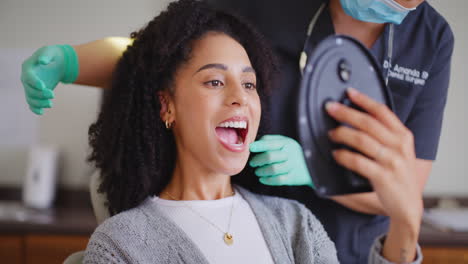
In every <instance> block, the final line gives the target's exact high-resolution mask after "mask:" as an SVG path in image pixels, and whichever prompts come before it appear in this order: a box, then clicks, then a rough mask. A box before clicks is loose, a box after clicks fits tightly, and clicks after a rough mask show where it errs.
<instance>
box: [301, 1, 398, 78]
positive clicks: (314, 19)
mask: <svg viewBox="0 0 468 264" xmlns="http://www.w3.org/2000/svg"><path fill="white" fill-rule="evenodd" d="M326 6H327V4H326V3H323V4H322V5H321V6H320V8H319V9H318V10H317V12H315V15H314V16H313V17H312V19H311V20H310V23H309V27H308V28H307V37H306V40H305V42H304V47H303V48H302V51H301V56H300V58H299V69H300V71H301V74H302V73H303V72H304V68H305V66H306V63H307V53H306V51H305V49H306V45H307V44H308V43H309V39H310V35H311V34H312V31H313V30H314V27H315V24H316V23H317V20H318V18H319V17H320V15H321V14H322V12H323V10H324V9H325V7H326ZM393 35H394V25H393V24H391V23H390V27H389V32H388V42H387V57H386V59H387V62H388V65H387V67H384V68H386V73H385V85H387V86H388V77H389V75H390V68H391V66H392V56H393Z"/></svg>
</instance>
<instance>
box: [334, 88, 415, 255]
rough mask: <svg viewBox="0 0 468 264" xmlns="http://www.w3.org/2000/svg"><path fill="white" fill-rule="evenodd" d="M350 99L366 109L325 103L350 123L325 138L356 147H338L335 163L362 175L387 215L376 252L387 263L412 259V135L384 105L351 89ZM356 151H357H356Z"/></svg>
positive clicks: (413, 150)
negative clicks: (381, 244)
mask: <svg viewBox="0 0 468 264" xmlns="http://www.w3.org/2000/svg"><path fill="white" fill-rule="evenodd" d="M348 96H349V98H350V99H351V101H352V102H353V103H354V104H356V105H358V106H359V107H361V108H362V109H364V110H365V111H366V113H363V112H361V111H358V110H355V109H353V108H350V107H347V106H345V105H342V104H339V103H328V104H327V106H326V109H327V112H328V114H329V115H330V116H331V117H332V118H334V119H335V120H337V121H339V122H342V123H346V124H350V125H351V127H352V128H350V127H347V126H339V127H338V128H336V129H334V130H331V131H330V133H329V136H330V139H331V140H332V141H333V142H335V143H339V144H345V145H348V146H350V147H352V148H354V149H356V150H358V152H352V151H349V150H347V149H338V150H335V151H334V152H333V156H334V158H335V160H336V162H337V163H338V164H340V165H342V166H344V167H346V168H348V169H350V170H352V171H354V172H356V173H358V174H360V175H362V176H363V177H365V178H367V179H368V180H369V181H370V182H371V184H372V186H373V188H374V190H375V193H376V194H377V197H378V199H379V201H380V203H381V204H382V207H383V210H384V211H385V212H386V213H387V215H388V216H389V218H390V228H389V231H388V233H387V236H386V238H385V241H384V245H383V249H382V251H381V254H382V256H383V257H384V258H385V259H387V260H389V261H392V262H397V263H407V262H412V261H414V260H415V257H416V249H417V240H418V236H419V230H420V224H421V218H422V213H423V202H422V188H421V184H420V183H419V182H420V179H419V178H418V177H417V176H415V175H416V174H418V173H419V172H418V170H419V169H418V167H419V165H418V162H417V159H416V154H415V147H414V136H413V134H412V132H411V131H410V130H409V129H408V128H407V127H405V126H404V124H402V123H401V121H400V120H399V119H398V117H397V116H396V115H395V114H394V113H393V112H392V111H391V110H390V109H389V108H388V107H387V106H385V105H383V104H380V103H378V102H375V101H374V100H372V99H371V98H369V97H368V96H366V95H364V94H362V93H359V92H358V91H357V90H354V89H351V90H349V92H348ZM361 153H362V154H361Z"/></svg>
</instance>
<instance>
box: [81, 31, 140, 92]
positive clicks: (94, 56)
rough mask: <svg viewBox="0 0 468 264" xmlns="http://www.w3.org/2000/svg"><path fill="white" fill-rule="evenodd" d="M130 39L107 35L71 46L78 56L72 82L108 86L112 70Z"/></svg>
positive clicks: (130, 41)
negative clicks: (74, 76) (75, 76)
mask: <svg viewBox="0 0 468 264" xmlns="http://www.w3.org/2000/svg"><path fill="white" fill-rule="evenodd" d="M131 44H132V39H130V38H124V37H108V38H104V39H100V40H96V41H92V42H89V43H85V44H81V45H76V46H73V48H74V49H75V51H76V54H77V56H78V61H79V74H78V78H77V79H76V81H75V82H74V83H76V84H83V85H90V86H96V87H101V88H108V87H109V86H110V82H111V78H112V72H113V71H114V69H115V66H116V64H117V61H118V60H119V58H120V57H121V56H122V53H123V52H124V51H125V50H126V49H127V46H128V45H131Z"/></svg>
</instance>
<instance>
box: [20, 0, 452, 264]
mask: <svg viewBox="0 0 468 264" xmlns="http://www.w3.org/2000/svg"><path fill="white" fill-rule="evenodd" d="M207 2H210V3H211V4H213V5H214V6H216V7H219V8H221V9H224V10H227V11H230V12H235V13H239V14H241V15H242V16H243V17H245V18H247V20H249V21H250V22H251V23H252V24H253V25H254V26H255V27H256V28H258V29H259V30H260V32H262V33H263V34H264V35H265V36H266V38H267V40H269V41H270V43H271V44H272V46H273V48H274V49H275V52H276V55H277V56H278V57H279V60H280V61H279V62H280V68H281V69H280V70H281V72H280V78H279V80H278V82H277V84H276V87H275V89H273V91H272V94H271V96H270V99H269V100H270V102H269V103H270V109H271V113H270V116H269V119H270V120H271V128H270V131H269V132H270V133H271V134H281V135H285V136H265V137H264V138H262V139H260V140H259V141H256V142H254V143H252V144H251V146H250V150H251V151H252V152H255V153H257V152H258V153H259V154H257V155H255V156H254V157H253V158H252V159H251V161H250V165H251V166H253V167H255V168H257V169H256V174H257V176H258V177H259V179H260V182H262V183H263V184H264V186H263V187H262V188H265V190H264V191H265V192H268V193H270V194H274V195H277V196H282V197H287V198H291V199H295V200H298V201H300V202H302V203H304V204H305V205H306V206H307V207H308V208H309V209H310V210H311V211H312V212H313V214H314V215H315V216H316V217H317V218H318V219H319V220H320V222H321V223H322V224H323V225H324V227H325V230H326V231H327V233H328V234H329V236H330V238H331V239H332V240H333V241H334V243H335V245H336V248H337V251H338V258H339V260H340V262H342V263H365V262H366V261H367V257H368V253H369V250H370V247H371V245H372V243H373V241H374V240H375V238H376V237H378V236H379V235H380V234H382V233H385V232H386V231H387V229H388V228H389V227H388V223H389V220H388V217H387V216H386V215H387V212H386V211H385V210H384V209H383V206H382V204H381V202H380V201H379V199H378V198H377V195H376V193H375V192H372V193H363V194H352V195H341V196H333V197H329V198H323V197H319V196H318V195H317V194H316V193H315V192H314V190H313V183H312V182H311V180H310V177H309V173H308V171H307V167H306V165H305V162H304V158H303V153H302V149H301V147H300V145H299V144H298V143H297V141H296V140H295V139H297V138H298V133H297V129H296V123H295V120H296V118H295V117H296V106H295V105H296V102H297V94H298V89H299V83H300V78H301V67H302V65H304V62H305V60H306V58H307V54H310V52H311V51H312V50H313V48H314V46H315V45H316V44H317V43H318V42H319V41H320V40H322V39H324V38H325V37H327V36H329V35H332V34H346V35H349V36H352V37H354V38H356V39H358V40H359V41H361V42H362V43H363V44H364V45H365V46H366V47H367V48H369V49H370V51H371V53H372V54H373V55H374V57H375V59H376V60H377V62H379V64H380V65H381V70H382V72H383V74H384V78H385V80H386V81H387V85H388V87H389V90H390V93H391V96H392V99H393V102H394V105H395V113H394V114H393V113H389V112H388V111H386V109H384V108H379V109H378V110H377V112H375V113H371V114H364V115H355V113H354V112H352V111H350V110H349V109H340V111H337V112H339V117H338V116H333V117H334V118H336V119H340V121H346V122H347V123H352V122H359V121H365V122H368V124H369V127H370V128H371V130H372V129H374V132H375V131H379V132H380V133H381V134H382V135H386V136H388V137H386V138H385V139H382V138H381V139H371V138H370V137H368V136H366V135H362V134H358V133H356V131H355V130H353V129H340V130H337V132H338V133H331V135H330V138H331V139H332V140H335V141H343V140H342V139H341V140H340V139H338V138H339V137H345V138H347V141H346V142H344V143H347V144H349V145H351V143H350V142H359V143H360V144H363V145H365V146H366V147H367V148H368V149H371V150H373V151H375V152H378V153H379V156H381V160H383V161H386V164H384V163H385V162H383V163H382V164H380V165H381V166H382V167H385V166H387V167H391V166H392V164H394V163H395V164H396V163H399V162H401V159H400V158H399V157H397V156H396V155H395V152H396V151H397V150H396V148H395V144H393V145H392V143H391V142H397V141H399V142H401V141H402V140H404V142H407V145H408V144H414V148H415V156H414V157H413V156H412V155H411V154H408V155H406V161H409V162H408V164H412V166H414V168H415V170H414V171H415V173H414V175H409V177H416V178H417V182H418V186H417V188H416V191H418V192H421V195H422V191H423V189H424V186H425V184H426V181H427V178H428V176H429V174H430V171H431V169H432V163H433V160H435V158H436V153H437V146H438V142H439V136H440V131H441V125H442V117H443V112H444V107H445V104H446V99H447V90H448V84H449V76H450V62H451V56H452V51H453V45H454V37H453V34H452V31H451V29H450V26H449V25H448V23H447V22H446V21H445V19H444V18H443V17H442V16H441V15H440V14H439V13H438V12H437V11H436V10H434V8H432V7H431V6H430V4H429V3H427V2H425V1H423V0H329V1H327V0H290V1H287V3H285V1H281V0H270V1H268V2H264V1H252V0H237V1H229V0H208V1H207ZM130 43H131V40H130V39H127V38H115V37H111V38H105V39H102V40H97V41H94V42H90V43H86V44H82V45H76V46H69V45H54V46H47V47H43V48H41V49H39V50H38V51H36V52H35V53H34V54H33V55H32V56H31V57H30V58H28V59H27V60H26V61H25V62H24V63H23V72H22V81H23V85H24V88H25V93H26V98H27V101H28V104H29V107H30V109H31V110H32V111H33V112H34V113H36V114H43V111H44V109H43V108H50V107H52V102H51V99H52V98H53V97H54V93H53V90H54V88H55V86H56V85H57V83H59V82H63V83H78V84H84V85H92V86H97V87H103V88H106V87H110V80H111V76H112V72H113V71H114V69H115V65H116V62H117V60H118V59H119V57H120V56H121V54H122V52H123V51H124V50H125V49H126V47H127V45H129V44H130ZM338 108H339V107H338ZM394 116H397V117H398V119H399V121H400V122H401V123H402V124H404V126H405V127H406V128H407V129H406V130H399V131H396V132H395V131H392V128H391V127H389V126H387V125H385V120H390V119H392V118H393V117H394ZM378 117H379V118H378ZM391 132H392V133H391ZM393 132H394V133H393ZM337 134H338V135H337ZM386 140H387V141H388V142H387V141H386ZM389 142H390V143H389ZM401 151H402V152H404V151H405V150H404V149H401ZM337 161H338V162H339V163H341V164H348V165H345V166H347V167H350V166H352V165H349V164H356V163H359V162H356V161H357V160H355V159H354V160H353V159H352V158H350V157H349V156H347V155H341V156H340V157H338V158H337ZM416 239H417V238H416Z"/></svg>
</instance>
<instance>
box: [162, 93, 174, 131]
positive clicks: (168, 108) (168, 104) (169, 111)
mask: <svg viewBox="0 0 468 264" xmlns="http://www.w3.org/2000/svg"><path fill="white" fill-rule="evenodd" d="M158 97H159V102H160V103H161V111H160V112H159V116H160V117H161V120H162V121H163V122H166V121H167V122H169V123H172V122H173V121H174V119H175V118H174V104H173V102H172V100H171V96H170V95H169V93H168V92H166V91H162V92H158Z"/></svg>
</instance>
